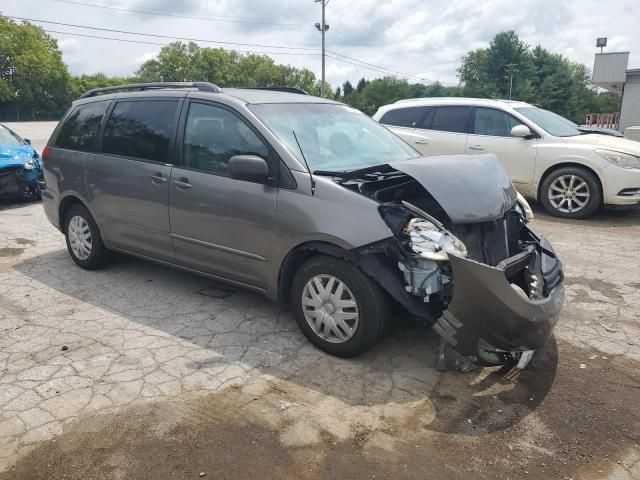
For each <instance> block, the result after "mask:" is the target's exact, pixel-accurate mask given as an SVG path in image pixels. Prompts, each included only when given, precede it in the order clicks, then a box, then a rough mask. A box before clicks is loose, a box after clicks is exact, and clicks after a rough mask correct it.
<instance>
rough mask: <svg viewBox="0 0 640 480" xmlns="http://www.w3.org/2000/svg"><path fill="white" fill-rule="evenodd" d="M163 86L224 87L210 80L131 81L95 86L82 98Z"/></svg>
mask: <svg viewBox="0 0 640 480" xmlns="http://www.w3.org/2000/svg"><path fill="white" fill-rule="evenodd" d="M161 88H197V89H198V90H200V91H201V92H211V93H222V89H221V88H220V87H219V86H217V85H215V84H213V83H209V82H151V83H130V84H128V85H114V86H112V87H102V88H94V89H91V90H89V91H88V92H85V93H83V94H82V95H81V96H80V98H89V97H95V96H96V95H98V94H99V93H107V92H118V91H127V90H155V89H161Z"/></svg>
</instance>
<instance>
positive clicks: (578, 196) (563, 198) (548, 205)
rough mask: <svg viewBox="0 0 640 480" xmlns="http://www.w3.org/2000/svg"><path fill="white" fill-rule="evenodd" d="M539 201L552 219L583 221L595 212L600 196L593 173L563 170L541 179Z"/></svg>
mask: <svg viewBox="0 0 640 480" xmlns="http://www.w3.org/2000/svg"><path fill="white" fill-rule="evenodd" d="M540 200H541V201H542V205H543V206H544V208H545V209H546V210H547V211H548V212H549V213H550V214H551V215H553V216H556V217H562V218H585V217H587V216H589V215H591V214H592V213H593V212H595V211H596V210H597V209H598V207H599V206H600V204H601V202H602V193H601V191H600V184H599V182H598V179H597V178H596V177H595V175H594V174H593V173H591V172H590V171H588V170H585V169H584V168H580V167H564V168H560V169H558V170H556V171H554V172H552V173H551V174H549V175H548V176H547V178H545V179H544V182H543V183H542V187H541V189H540Z"/></svg>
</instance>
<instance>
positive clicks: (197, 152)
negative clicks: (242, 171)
mask: <svg viewBox="0 0 640 480" xmlns="http://www.w3.org/2000/svg"><path fill="white" fill-rule="evenodd" d="M234 155H258V156H260V157H265V158H266V157H267V156H268V155H269V149H268V148H267V146H266V145H265V144H264V143H263V142H262V140H260V138H258V136H257V135H256V134H255V133H253V131H252V130H251V129H250V128H249V127H248V126H247V125H246V124H245V123H244V122H243V121H242V120H240V118H238V117H237V116H236V115H234V114H233V113H231V112H230V111H228V110H226V109H224V108H220V107H214V106H213V105H205V104H202V103H192V104H191V106H190V107H189V114H188V115H187V124H186V126H185V132H184V143H183V145H182V158H183V162H184V166H185V167H189V168H195V169H197V170H204V171H207V172H213V173H218V174H226V173H227V165H228V164H229V159H230V158H231V157H233V156H234Z"/></svg>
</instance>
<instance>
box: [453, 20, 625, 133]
mask: <svg viewBox="0 0 640 480" xmlns="http://www.w3.org/2000/svg"><path fill="white" fill-rule="evenodd" d="M510 72H511V73H512V74H513V92H512V96H513V98H514V99H518V100H523V101H527V102H529V103H533V104H535V105H538V106H540V107H542V108H545V109H548V110H551V111H553V112H555V113H558V114H559V115H562V116H564V117H567V118H569V119H571V120H573V121H574V122H576V123H582V122H584V119H585V115H586V114H587V113H596V112H602V111H608V112H614V111H618V110H619V99H617V100H616V97H615V96H612V95H610V94H605V93H598V91H597V90H596V89H595V87H594V86H593V85H591V83H590V73H589V70H588V69H587V67H585V66H584V65H581V64H577V63H574V62H571V61H570V60H569V59H567V58H565V57H563V56H562V55H560V54H557V53H552V52H549V51H548V50H546V49H544V48H542V46H540V45H538V46H536V47H535V48H534V49H531V48H530V47H529V46H528V45H527V44H525V43H524V42H522V41H521V40H520V39H519V38H518V36H517V35H516V34H515V33H514V32H513V31H508V32H501V33H498V34H497V35H496V36H495V37H494V38H493V40H492V41H491V42H490V44H489V47H488V48H479V49H477V50H473V51H470V52H469V53H467V54H466V55H465V56H464V57H463V58H462V64H461V65H460V68H459V69H458V77H459V78H460V81H461V84H462V89H463V91H464V94H465V95H468V96H474V97H485V98H508V96H509V73H510Z"/></svg>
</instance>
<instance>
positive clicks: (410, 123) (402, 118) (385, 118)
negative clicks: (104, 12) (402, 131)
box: [380, 107, 428, 128]
mask: <svg viewBox="0 0 640 480" xmlns="http://www.w3.org/2000/svg"><path fill="white" fill-rule="evenodd" d="M427 109H428V107H407V108H396V109H393V110H389V111H388V112H387V113H385V114H384V115H382V117H381V118H380V123H382V124H384V125H394V126H396V127H409V128H413V127H415V126H416V124H417V123H418V121H419V120H420V119H421V118H422V117H423V116H424V114H425V113H426V112H427Z"/></svg>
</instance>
